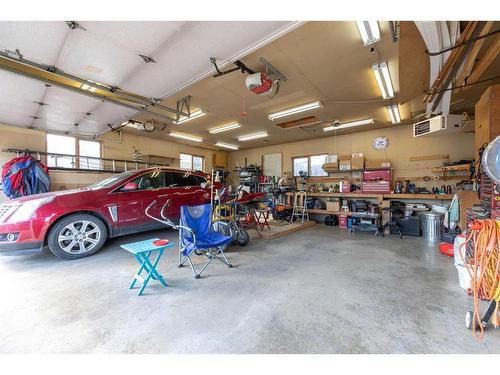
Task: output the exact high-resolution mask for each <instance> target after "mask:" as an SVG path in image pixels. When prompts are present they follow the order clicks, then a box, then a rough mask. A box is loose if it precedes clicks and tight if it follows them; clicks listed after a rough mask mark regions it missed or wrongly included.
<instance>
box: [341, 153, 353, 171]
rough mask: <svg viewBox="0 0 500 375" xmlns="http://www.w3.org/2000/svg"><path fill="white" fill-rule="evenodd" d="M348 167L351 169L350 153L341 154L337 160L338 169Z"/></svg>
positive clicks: (343, 169)
mask: <svg viewBox="0 0 500 375" xmlns="http://www.w3.org/2000/svg"><path fill="white" fill-rule="evenodd" d="M350 169H351V156H350V155H344V156H341V157H340V161H339V170H340V171H348V170H350Z"/></svg>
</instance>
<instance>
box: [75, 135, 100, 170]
mask: <svg viewBox="0 0 500 375" xmlns="http://www.w3.org/2000/svg"><path fill="white" fill-rule="evenodd" d="M77 140H78V142H77V146H78V147H77V151H78V168H79V169H82V166H81V161H82V159H84V158H85V159H86V164H87V168H86V169H88V170H92V171H100V170H102V162H101V159H102V142H101V141H97V140H89V139H84V138H77ZM82 141H83V142H92V143H97V144H98V145H99V156H98V157H95V156H86V155H82V154H81V152H80V142H82ZM89 159H90V160H93V161H95V160H96V159H97V162H98V163H99V166H98V167H97V168H89V165H90V163H89Z"/></svg>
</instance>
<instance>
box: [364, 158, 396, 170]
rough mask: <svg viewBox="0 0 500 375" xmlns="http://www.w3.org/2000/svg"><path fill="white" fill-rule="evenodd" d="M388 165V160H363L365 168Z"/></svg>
mask: <svg viewBox="0 0 500 375" xmlns="http://www.w3.org/2000/svg"><path fill="white" fill-rule="evenodd" d="M390 167H391V161H390V160H382V159H374V160H366V162H365V168H366V169H377V168H390Z"/></svg>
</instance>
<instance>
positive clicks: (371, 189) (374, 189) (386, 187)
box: [361, 181, 391, 194]
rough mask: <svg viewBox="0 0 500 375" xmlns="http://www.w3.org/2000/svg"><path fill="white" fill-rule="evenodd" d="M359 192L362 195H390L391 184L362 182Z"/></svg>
mask: <svg viewBox="0 0 500 375" xmlns="http://www.w3.org/2000/svg"><path fill="white" fill-rule="evenodd" d="M361 191H362V192H363V193H381V194H384V193H390V192H391V183H390V182H389V181H363V182H361Z"/></svg>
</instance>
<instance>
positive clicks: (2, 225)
mask: <svg viewBox="0 0 500 375" xmlns="http://www.w3.org/2000/svg"><path fill="white" fill-rule="evenodd" d="M154 200H156V201H157V202H158V204H157V205H156V206H155V207H154V208H153V209H152V211H151V213H152V214H157V215H159V212H158V211H159V210H160V209H161V207H163V206H165V207H166V209H165V211H166V212H165V213H166V214H167V216H168V217H169V218H171V219H172V220H174V221H176V220H178V218H179V216H180V206H183V205H197V204H204V203H207V202H209V201H210V189H209V188H208V187H207V175H205V174H204V173H201V172H187V171H184V170H179V169H172V168H149V169H141V170H135V171H128V172H123V173H120V174H117V175H114V176H112V177H110V178H108V179H105V180H103V181H101V182H98V183H96V184H94V185H91V186H89V187H86V188H82V189H77V190H64V191H57V192H50V193H44V194H36V195H31V196H27V197H22V198H17V199H13V200H10V201H7V202H4V203H3V204H1V205H0V254H28V253H35V252H41V251H42V250H43V247H44V246H45V245H48V247H49V249H50V250H51V251H52V252H53V253H54V254H55V255H57V256H59V257H61V258H65V259H78V258H83V257H87V256H90V255H93V254H95V253H96V252H97V251H99V249H100V248H101V247H102V246H103V244H104V242H105V241H106V239H107V238H111V237H117V236H122V235H125V234H130V233H137V232H142V231H146V230H152V229H158V228H159V227H160V226H161V224H158V223H157V222H155V221H153V220H151V219H150V218H148V217H147V216H146V215H145V213H144V211H145V209H146V207H147V206H148V205H149V204H150V203H151V202H153V201H154ZM154 210H156V211H157V212H155V211H154Z"/></svg>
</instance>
